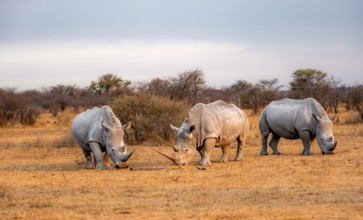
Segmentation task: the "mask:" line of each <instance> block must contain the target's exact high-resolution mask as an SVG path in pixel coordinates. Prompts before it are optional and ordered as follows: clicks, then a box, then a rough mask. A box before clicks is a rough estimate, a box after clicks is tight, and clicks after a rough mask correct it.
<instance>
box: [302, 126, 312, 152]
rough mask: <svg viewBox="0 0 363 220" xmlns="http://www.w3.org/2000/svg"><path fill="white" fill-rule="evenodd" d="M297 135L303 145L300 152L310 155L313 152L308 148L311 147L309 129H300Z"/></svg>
mask: <svg viewBox="0 0 363 220" xmlns="http://www.w3.org/2000/svg"><path fill="white" fill-rule="evenodd" d="M299 136H300V138H301V141H302V143H303V145H304V150H303V152H302V153H301V154H302V155H304V156H309V155H312V154H313V153H312V152H311V150H310V147H311V139H310V131H301V132H300V133H299Z"/></svg>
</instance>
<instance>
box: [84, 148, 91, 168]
mask: <svg viewBox="0 0 363 220" xmlns="http://www.w3.org/2000/svg"><path fill="white" fill-rule="evenodd" d="M83 155H84V157H85V158H86V167H85V168H86V169H92V168H93V164H92V155H91V152H89V151H86V150H83Z"/></svg>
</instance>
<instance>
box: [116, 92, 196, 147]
mask: <svg viewBox="0 0 363 220" xmlns="http://www.w3.org/2000/svg"><path fill="white" fill-rule="evenodd" d="M110 107H111V108H112V109H113V111H114V113H115V114H116V116H117V117H118V118H119V119H120V120H121V121H122V123H123V124H124V123H126V122H127V121H132V130H133V131H131V132H127V134H126V135H125V139H126V141H128V142H133V141H137V142H139V143H140V142H143V141H149V142H155V143H156V144H165V143H167V142H170V141H171V140H174V138H175V134H174V131H173V130H171V129H170V124H174V125H179V124H181V123H182V121H183V118H184V116H185V115H186V113H187V112H188V110H189V106H188V105H187V104H186V103H185V102H181V101H172V100H170V99H169V98H166V97H159V96H152V95H146V94H141V95H138V96H127V97H117V98H115V99H113V100H112V102H111V103H110Z"/></svg>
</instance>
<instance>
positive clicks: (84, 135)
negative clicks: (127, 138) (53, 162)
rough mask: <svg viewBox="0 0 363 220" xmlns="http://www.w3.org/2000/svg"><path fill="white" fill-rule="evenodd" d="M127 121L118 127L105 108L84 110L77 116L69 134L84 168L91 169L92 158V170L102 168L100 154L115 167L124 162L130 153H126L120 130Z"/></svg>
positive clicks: (109, 111) (125, 127)
mask: <svg viewBox="0 0 363 220" xmlns="http://www.w3.org/2000/svg"><path fill="white" fill-rule="evenodd" d="M130 126H131V122H129V123H128V124H126V125H124V126H122V125H121V122H120V120H119V119H118V118H117V117H116V116H115V114H114V113H113V111H112V109H111V108H110V107H108V106H103V107H101V108H97V107H95V108H92V109H88V110H87V111H85V112H82V113H80V114H79V115H77V116H76V117H75V119H74V121H73V123H72V134H73V136H74V138H75V139H76V141H77V143H78V144H79V146H80V147H81V148H82V150H83V154H84V156H85V158H86V161H87V162H86V168H92V167H93V165H92V156H91V153H92V154H93V160H94V165H95V167H96V169H106V165H105V163H104V158H103V156H104V155H103V152H105V151H106V153H107V155H108V156H109V157H110V158H111V160H112V162H113V163H114V165H115V168H120V163H121V162H126V161H127V160H128V159H129V158H130V157H131V155H132V154H133V152H134V150H135V149H133V150H132V151H131V152H129V153H127V152H126V146H125V143H124V140H123V137H124V130H126V129H129V128H130Z"/></svg>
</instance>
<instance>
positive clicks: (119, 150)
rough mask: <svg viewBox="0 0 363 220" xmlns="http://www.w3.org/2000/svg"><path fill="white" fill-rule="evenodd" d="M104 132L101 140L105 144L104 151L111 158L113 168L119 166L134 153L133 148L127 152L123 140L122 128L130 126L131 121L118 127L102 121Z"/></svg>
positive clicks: (125, 128)
mask: <svg viewBox="0 0 363 220" xmlns="http://www.w3.org/2000/svg"><path fill="white" fill-rule="evenodd" d="M101 124H102V127H103V128H104V130H105V132H103V141H104V143H105V144H106V151H107V154H108V156H109V157H110V158H111V160H112V162H113V164H114V165H115V168H117V169H118V168H120V164H121V163H122V162H126V161H127V160H128V159H129V158H130V157H131V156H132V154H133V153H134V151H135V149H133V150H132V151H130V152H128V153H127V151H126V146H125V142H124V130H127V129H129V128H130V127H131V122H128V123H127V124H126V125H124V126H122V127H119V126H116V127H111V126H109V125H107V124H105V123H104V122H102V123H101Z"/></svg>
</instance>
